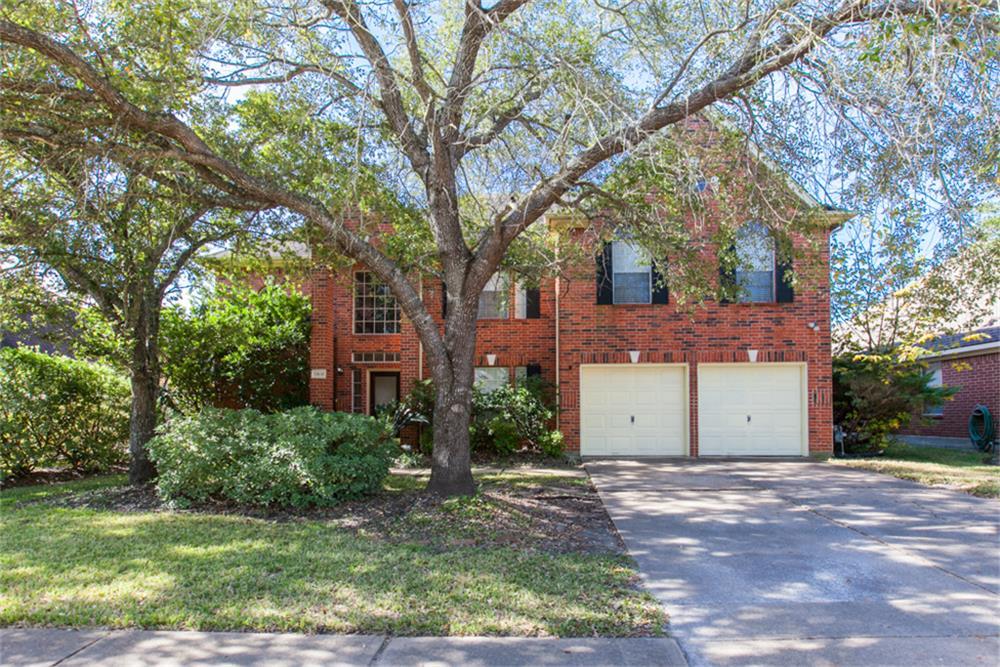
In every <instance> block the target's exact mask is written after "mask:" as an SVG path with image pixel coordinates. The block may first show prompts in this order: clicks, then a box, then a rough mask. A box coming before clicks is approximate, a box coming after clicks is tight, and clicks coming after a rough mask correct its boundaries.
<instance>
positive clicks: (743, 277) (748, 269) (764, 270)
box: [736, 222, 774, 303]
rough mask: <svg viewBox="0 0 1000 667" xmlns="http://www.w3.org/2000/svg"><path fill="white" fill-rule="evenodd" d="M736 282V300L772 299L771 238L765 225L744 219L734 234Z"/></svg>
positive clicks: (759, 301)
mask: <svg viewBox="0 0 1000 667" xmlns="http://www.w3.org/2000/svg"><path fill="white" fill-rule="evenodd" d="M736 260H737V267H736V285H737V287H739V290H740V292H739V301H741V302H743V303H768V302H771V301H774V238H773V237H772V236H771V233H770V231H769V230H768V229H767V227H766V226H764V225H762V224H760V223H759V222H748V223H746V224H745V225H743V226H742V227H740V229H739V232H738V233H737V236H736Z"/></svg>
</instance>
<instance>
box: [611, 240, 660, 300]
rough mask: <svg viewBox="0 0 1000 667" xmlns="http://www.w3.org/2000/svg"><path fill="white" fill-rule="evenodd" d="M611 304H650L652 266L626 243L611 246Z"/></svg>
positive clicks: (635, 249)
mask: <svg viewBox="0 0 1000 667" xmlns="http://www.w3.org/2000/svg"><path fill="white" fill-rule="evenodd" d="M611 266H612V267H613V270H614V273H613V274H612V278H611V282H612V289H613V290H614V297H613V299H614V300H613V303H616V304H619V303H651V298H652V294H653V279H652V264H650V262H649V260H648V259H645V258H644V257H643V254H642V252H641V251H640V250H639V248H638V246H635V245H633V244H632V243H629V242H628V241H615V242H614V243H612V244H611Z"/></svg>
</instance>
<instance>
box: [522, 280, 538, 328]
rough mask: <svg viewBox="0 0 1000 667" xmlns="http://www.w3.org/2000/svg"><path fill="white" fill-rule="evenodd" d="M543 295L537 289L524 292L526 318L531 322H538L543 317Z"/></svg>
mask: <svg viewBox="0 0 1000 667" xmlns="http://www.w3.org/2000/svg"><path fill="white" fill-rule="evenodd" d="M541 301H542V294H541V290H539V289H538V288H537V287H536V288H535V289H526V290H524V316H525V317H526V318H528V319H529V320H537V319H538V318H539V317H541V316H542V303H541Z"/></svg>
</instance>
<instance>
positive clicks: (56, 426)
mask: <svg viewBox="0 0 1000 667" xmlns="http://www.w3.org/2000/svg"><path fill="white" fill-rule="evenodd" d="M0 397H2V399H0V478H3V479H6V478H7V477H9V476H13V475H23V474H25V473H28V472H31V471H32V470H33V469H35V468H38V467H40V466H67V467H70V468H72V469H74V470H77V471H80V472H88V473H90V472H101V471H104V470H107V469H109V468H111V467H112V466H115V465H120V464H123V463H125V462H126V461H127V460H128V428H129V427H128V419H129V407H130V404H131V392H130V390H129V385H128V382H127V381H126V380H125V379H124V378H122V377H121V376H120V375H118V374H117V373H116V372H115V371H114V370H112V369H111V368H108V367H106V366H102V365H100V364H95V363H91V362H86V361H80V360H77V359H70V358H69V357H62V356H56V355H49V354H43V353H41V352H37V351H35V350H33V349H31V348H26V347H18V348H3V349H0Z"/></svg>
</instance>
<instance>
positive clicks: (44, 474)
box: [0, 467, 128, 490]
mask: <svg viewBox="0 0 1000 667" xmlns="http://www.w3.org/2000/svg"><path fill="white" fill-rule="evenodd" d="M127 471H128V468H118V467H116V468H112V469H111V470H109V471H108V472H106V473H102V474H105V475H106V474H113V473H123V472H127ZM91 476H92V475H91V474H88V473H83V472H77V471H75V470H67V469H65V468H59V469H44V468H43V469H41V470H33V471H32V472H29V473H25V474H23V475H17V476H15V477H8V478H7V479H5V480H3V482H0V490H2V489H13V488H15V487H18V486H38V485H40V484H58V483H60V482H75V481H76V480H78V479H86V478H87V477H91Z"/></svg>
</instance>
